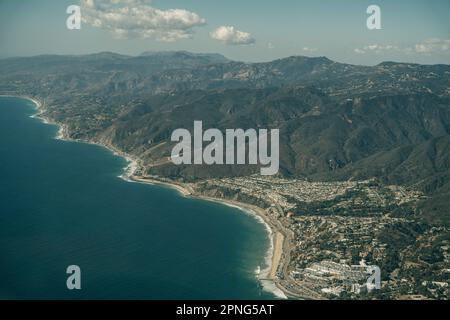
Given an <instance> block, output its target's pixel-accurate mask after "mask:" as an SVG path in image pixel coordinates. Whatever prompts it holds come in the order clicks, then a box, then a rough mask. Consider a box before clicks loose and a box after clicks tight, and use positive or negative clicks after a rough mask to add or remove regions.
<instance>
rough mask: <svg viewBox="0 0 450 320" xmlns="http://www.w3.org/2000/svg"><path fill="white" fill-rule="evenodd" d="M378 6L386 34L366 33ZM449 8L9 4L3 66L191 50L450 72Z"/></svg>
mask: <svg viewBox="0 0 450 320" xmlns="http://www.w3.org/2000/svg"><path fill="white" fill-rule="evenodd" d="M372 4H376V5H378V6H379V7H380V9H381V30H369V29H368V28H367V26H366V20H367V18H368V17H369V14H367V13H366V10H367V8H368V6H369V5H372ZM70 5H81V17H82V25H81V30H68V29H67V27H66V20H67V18H68V17H69V14H67V13H66V10H67V8H68V6H70ZM449 10H450V3H449V2H448V1H444V0H434V1H424V0H414V1H406V0H398V1H395V2H392V1H386V0H379V1H366V0H362V1H358V2H354V1H344V2H341V3H340V4H337V3H336V2H335V1H330V0H325V1H320V3H318V1H312V0H303V1H292V0H284V1H281V2H277V3H271V2H270V3H261V2H256V1H246V2H245V3H241V2H238V1H235V0H231V1H227V2H218V1H209V2H199V1H192V0H185V1H181V0H165V1H161V0H152V1H151V0H129V1H126V2H121V3H119V4H117V3H116V2H114V1H110V0H96V1H87V0H81V1H79V0H63V1H54V0H43V1H40V2H39V3H37V2H35V1H22V2H17V1H12V0H3V1H2V2H1V3H0V41H1V43H2V50H1V52H0V58H8V57H19V56H35V55H42V54H58V55H67V54H71V55H80V54H92V53H98V52H114V53H119V54H124V55H133V56H135V55H139V54H140V53H142V52H146V51H189V52H195V53H219V54H222V55H224V56H225V57H227V58H229V59H231V60H235V61H245V62H266V61H272V60H276V59H281V58H285V57H289V56H314V57H315V56H325V57H328V58H329V59H331V60H333V61H338V62H342V63H350V64H357V65H376V64H379V63H381V62H384V61H396V62H407V63H420V64H450V22H449V20H448V18H447V13H448V12H449ZM123 12H131V13H130V14H132V15H131V16H132V18H131V19H130V15H127V14H123ZM111 16H112V17H114V18H111Z"/></svg>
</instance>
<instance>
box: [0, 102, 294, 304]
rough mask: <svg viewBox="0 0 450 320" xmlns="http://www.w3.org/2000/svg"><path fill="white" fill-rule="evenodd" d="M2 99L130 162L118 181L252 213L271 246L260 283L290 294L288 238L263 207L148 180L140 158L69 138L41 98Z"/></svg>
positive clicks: (60, 131) (279, 293) (279, 294)
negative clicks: (280, 278)
mask: <svg viewBox="0 0 450 320" xmlns="http://www.w3.org/2000/svg"><path fill="white" fill-rule="evenodd" d="M0 97H11V98H22V99H26V100H29V101H31V102H33V103H34V105H35V108H36V110H37V113H36V114H33V115H32V116H31V117H32V118H37V119H39V120H40V121H42V122H43V123H44V124H50V125H55V126H57V127H58V133H57V135H56V136H55V139H57V140H63V141H72V142H79V143H87V144H93V145H97V146H100V147H103V148H106V149H108V150H109V151H111V152H112V153H113V154H114V155H116V156H119V157H122V158H124V159H125V160H126V161H127V166H126V167H125V168H124V171H123V173H122V175H120V176H119V178H121V179H123V180H125V181H127V182H133V183H143V184H150V185H161V186H165V187H169V188H172V189H175V190H176V191H178V192H179V193H180V194H181V195H182V196H183V197H190V198H195V199H199V200H204V201H210V202H216V203H219V204H222V205H225V206H229V207H233V208H236V209H238V210H240V211H242V212H243V213H245V214H249V215H251V216H253V217H254V218H255V219H256V220H257V222H259V223H261V224H263V225H264V226H265V229H266V232H267V235H268V238H269V240H270V241H269V242H270V246H269V248H268V250H267V253H266V256H265V263H266V266H265V268H264V269H263V270H261V271H260V273H258V274H257V279H258V281H260V282H261V284H262V287H263V289H264V290H265V291H267V292H270V293H272V294H274V296H276V297H277V298H280V299H287V298H288V293H287V292H286V291H285V290H283V287H281V286H280V285H278V284H277V282H276V274H277V271H278V268H279V266H280V264H282V263H284V261H283V256H285V254H284V253H285V252H284V249H285V246H284V243H285V241H284V240H285V238H286V237H285V235H284V233H283V231H282V230H281V228H279V227H278V226H276V225H275V223H273V222H272V221H271V219H270V218H269V217H268V216H267V214H266V212H265V210H264V209H263V208H260V207H257V206H255V205H251V204H247V203H243V202H238V201H234V200H229V199H224V198H213V197H208V196H204V195H201V194H196V193H195V191H194V190H193V189H192V188H191V187H190V186H189V185H188V184H184V183H179V182H175V181H161V180H156V179H152V178H149V177H142V176H136V175H135V173H136V171H137V170H138V169H139V168H141V165H140V161H139V159H137V158H135V157H132V156H130V155H129V154H126V153H124V152H122V151H120V150H118V149H117V148H115V147H114V146H112V145H110V144H105V143H101V142H97V141H89V140H81V139H72V138H70V137H69V136H68V129H67V127H66V125H65V124H62V123H58V122H55V121H54V120H52V119H50V118H48V117H46V116H44V115H43V114H44V112H45V109H44V106H45V102H41V101H40V100H39V98H35V97H31V96H25V95H0Z"/></svg>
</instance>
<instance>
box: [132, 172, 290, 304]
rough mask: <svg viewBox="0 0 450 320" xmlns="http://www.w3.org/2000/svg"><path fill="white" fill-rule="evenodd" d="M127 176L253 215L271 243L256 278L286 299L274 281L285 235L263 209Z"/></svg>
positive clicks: (168, 183)
mask: <svg viewBox="0 0 450 320" xmlns="http://www.w3.org/2000/svg"><path fill="white" fill-rule="evenodd" d="M129 178H130V180H132V181H135V182H138V183H146V184H151V185H163V186H167V187H169V188H173V189H175V190H177V191H178V192H179V193H180V194H181V195H182V196H184V197H192V198H196V199H201V200H206V201H212V202H217V203H220V204H223V205H226V206H231V207H233V208H237V209H239V210H241V211H243V212H245V213H247V214H250V215H252V216H254V217H255V218H256V219H257V221H258V222H260V223H262V224H264V225H265V227H266V230H267V233H268V236H269V239H270V243H271V245H270V247H269V249H268V252H267V254H266V265H267V267H266V268H265V269H263V270H261V272H260V274H259V275H258V278H259V280H261V282H262V284H263V288H264V289H265V290H266V291H269V292H272V293H273V294H275V295H276V296H277V297H279V298H282V299H287V296H286V295H285V294H284V292H283V291H282V290H281V289H280V288H279V287H278V286H277V285H276V283H275V280H276V275H277V271H278V268H279V265H280V263H281V262H282V257H283V247H284V238H285V237H284V235H283V233H282V230H280V228H278V227H277V226H276V225H275V224H274V223H272V221H271V220H270V218H269V217H268V215H267V213H266V211H265V210H264V209H262V208H260V207H257V206H254V205H251V204H247V203H242V202H238V201H233V200H228V199H222V198H212V197H207V196H203V195H199V194H196V193H195V192H194V190H193V189H192V188H191V187H190V186H189V185H187V184H181V183H176V182H168V181H160V180H156V179H152V178H148V177H145V178H144V177H140V176H134V175H132V176H130V177H129Z"/></svg>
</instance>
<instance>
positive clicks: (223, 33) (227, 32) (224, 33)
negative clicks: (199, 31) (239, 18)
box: [210, 26, 255, 45]
mask: <svg viewBox="0 0 450 320" xmlns="http://www.w3.org/2000/svg"><path fill="white" fill-rule="evenodd" d="M210 35H211V38H213V39H216V40H219V41H222V42H224V43H226V44H230V45H243V44H244V45H245V44H253V43H255V39H254V38H253V37H252V35H251V34H250V33H248V32H244V31H239V30H237V29H236V28H235V27H233V26H221V27H218V28H217V29H215V30H214V31H212V32H211V34H210Z"/></svg>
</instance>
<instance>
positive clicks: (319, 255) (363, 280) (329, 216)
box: [135, 176, 450, 299]
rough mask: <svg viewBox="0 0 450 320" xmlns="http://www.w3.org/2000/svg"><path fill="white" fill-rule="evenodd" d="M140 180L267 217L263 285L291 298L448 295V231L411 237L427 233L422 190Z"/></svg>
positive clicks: (278, 181) (248, 180)
mask: <svg viewBox="0 0 450 320" xmlns="http://www.w3.org/2000/svg"><path fill="white" fill-rule="evenodd" d="M135 179H138V180H139V181H141V182H150V183H169V184H170V185H172V186H175V187H176V188H177V189H178V190H179V191H181V192H183V194H184V195H190V196H197V197H201V198H205V199H209V200H217V199H222V200H223V201H225V203H231V204H234V205H237V206H240V207H242V208H244V209H250V210H252V211H253V212H255V213H256V214H257V215H259V216H260V217H262V218H263V219H264V221H265V222H266V223H267V224H268V225H269V226H270V228H271V230H272V241H273V249H274V250H273V257H272V265H271V268H270V270H269V271H268V272H267V274H265V275H261V276H260V280H261V281H262V282H263V283H264V282H268V281H269V282H273V283H274V284H275V285H276V286H277V287H278V288H279V289H280V290H281V291H283V292H284V294H285V295H286V296H288V297H291V298H300V299H346V298H352V299H366V298H369V299H378V298H389V299H398V298H402V299H430V298H443V297H448V296H449V294H450V288H449V286H448V281H447V280H446V279H448V275H449V272H450V269H448V265H449V257H450V254H449V247H450V246H449V243H448V240H446V239H445V238H442V239H441V236H442V235H443V234H445V233H446V232H448V230H447V229H446V228H444V227H442V228H436V227H433V228H431V229H429V230H426V232H425V234H424V235H422V236H419V237H418V238H417V239H418V240H417V241H414V238H413V237H412V236H411V234H414V233H417V234H419V233H421V232H423V230H422V229H423V228H426V226H424V225H422V224H421V223H420V222H417V221H416V220H415V219H413V218H412V215H413V212H412V211H411V210H412V208H413V207H414V203H415V202H417V201H418V200H419V199H421V198H422V197H424V196H423V195H422V194H421V193H420V192H418V191H415V190H411V189H407V188H405V187H401V186H393V185H390V186H385V185H383V184H381V183H379V182H377V181H375V180H367V181H345V182H342V181H341V182H309V181H307V180H293V179H285V178H280V177H261V176H250V177H238V178H222V179H210V180H207V181H201V182H197V183H178V182H174V181H171V180H169V179H166V178H161V177H155V176H147V177H135ZM432 239H435V240H439V241H440V243H441V244H442V245H440V246H439V247H438V248H437V250H438V252H437V254H438V255H439V256H442V257H443V259H442V260H440V261H439V262H438V263H432V262H434V261H426V260H427V258H426V257H423V256H417V254H416V253H417V252H418V250H421V251H422V252H424V251H426V250H425V248H428V247H430V246H433V245H434V243H431V242H433V241H432ZM434 254H436V253H434ZM436 268H438V270H436ZM374 270H379V274H378V275H376V274H375V273H374ZM376 277H379V279H378V280H379V287H377V286H376V280H377V279H376ZM419 278H420V279H422V281H421V282H420V283H417V282H418V280H419ZM423 279H429V281H428V280H423Z"/></svg>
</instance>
